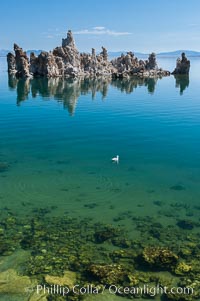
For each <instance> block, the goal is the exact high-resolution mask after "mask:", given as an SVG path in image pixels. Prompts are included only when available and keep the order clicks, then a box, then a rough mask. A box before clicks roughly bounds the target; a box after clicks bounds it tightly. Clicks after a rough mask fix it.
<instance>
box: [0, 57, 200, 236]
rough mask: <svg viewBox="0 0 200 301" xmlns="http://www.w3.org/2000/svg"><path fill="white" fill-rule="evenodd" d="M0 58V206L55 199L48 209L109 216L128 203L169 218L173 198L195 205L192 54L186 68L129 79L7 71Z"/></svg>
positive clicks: (195, 69)
mask: <svg viewBox="0 0 200 301" xmlns="http://www.w3.org/2000/svg"><path fill="white" fill-rule="evenodd" d="M0 63H1V65H0V68H1V71H0V72H1V73H0V162H1V163H2V164H5V163H6V164H8V169H7V170H2V172H1V173H0V207H1V208H4V209H5V207H7V208H12V210H14V211H15V212H17V213H20V214H24V213H27V212H28V211H30V210H31V209H32V208H38V207H40V208H46V207H49V206H54V205H56V208H55V210H54V212H53V214H55V215H62V214H63V212H68V213H69V214H70V215H71V216H76V217H77V216H78V217H79V216H80V217H81V218H82V217H89V218H91V219H94V220H95V221H102V222H106V223H111V224H116V222H115V221H114V219H115V218H116V217H117V216H119V215H120V214H123V213H124V212H127V211H131V212H133V213H134V214H135V215H136V216H150V217H151V218H152V219H156V220H157V221H160V222H161V223H162V224H165V225H170V224H175V223H176V219H174V218H172V216H171V215H170V214H169V212H172V211H173V213H174V211H176V209H173V208H172V207H171V204H182V205H184V204H185V205H189V206H191V208H192V209H191V210H193V208H195V206H198V205H199V199H200V98H199V95H200V76H199V70H200V59H195V58H194V59H191V65H192V67H191V75H190V78H187V77H177V78H174V77H173V76H170V77H166V78H163V79H157V80H154V79H146V80H142V79H141V80H138V79H132V80H130V81H128V80H123V81H120V80H118V81H112V80H108V79H101V80H100V79H99V80H83V79H79V80H65V81H63V80H60V79H49V80H48V79H34V80H28V81H23V80H15V79H13V78H10V79H8V76H7V73H6V71H5V70H6V67H5V61H4V59H3V58H2V59H1V62H0ZM174 63H175V60H174V59H173V60H172V59H162V60H160V61H159V64H160V65H161V66H163V67H164V68H167V69H169V70H170V71H171V70H173V67H174ZM117 154H118V155H119V156H120V162H119V164H113V163H112V162H111V160H110V159H111V158H112V157H113V156H115V155H117ZM159 202H160V203H162V204H163V205H162V206H163V207H162V208H159V207H158V204H159ZM158 209H159V210H158ZM167 213H168V214H167ZM175 213H176V214H180V215H182V217H185V211H184V212H183V213H182V212H178V210H177V212H175ZM198 218H199V216H198V214H197V213H196V212H195V210H193V216H192V219H193V220H195V221H198ZM119 223H120V222H119ZM121 223H122V224H123V225H125V227H126V228H127V229H128V231H129V232H130V235H137V233H135V232H134V230H133V228H132V223H130V221H129V220H126V219H124V220H123V221H121Z"/></svg>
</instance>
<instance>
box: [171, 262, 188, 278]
mask: <svg viewBox="0 0 200 301" xmlns="http://www.w3.org/2000/svg"><path fill="white" fill-rule="evenodd" d="M191 269H192V267H191V265H188V264H186V263H185V262H183V261H181V262H179V263H178V264H177V266H176V267H175V270H174V273H175V274H176V275H185V274H187V273H189V272H190V271H191Z"/></svg>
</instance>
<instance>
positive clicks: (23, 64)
mask: <svg viewBox="0 0 200 301" xmlns="http://www.w3.org/2000/svg"><path fill="white" fill-rule="evenodd" d="M14 52H15V56H14V55H13V54H12V53H8V55H7V61H8V72H9V73H11V74H15V75H16V77H18V78H19V77H22V78H27V77H30V76H31V74H30V70H29V67H30V64H29V59H28V56H27V55H26V52H24V51H23V49H22V48H20V47H19V46H18V45H17V44H14Z"/></svg>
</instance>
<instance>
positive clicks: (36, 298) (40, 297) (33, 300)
mask: <svg viewBox="0 0 200 301" xmlns="http://www.w3.org/2000/svg"><path fill="white" fill-rule="evenodd" d="M28 301H47V297H46V294H44V293H43V294H42V293H40V294H37V292H35V293H33V295H31V296H30V298H29V299H28Z"/></svg>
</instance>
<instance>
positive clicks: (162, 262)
mask: <svg viewBox="0 0 200 301" xmlns="http://www.w3.org/2000/svg"><path fill="white" fill-rule="evenodd" d="M142 259H143V261H144V262H145V263H146V264H147V265H149V266H150V267H152V268H156V269H160V270H162V269H169V270H171V268H172V266H173V265H175V264H176V263H177V261H178V256H177V255H176V254H174V253H173V252H172V251H171V250H169V249H167V248H161V247H147V248H145V249H144V250H143V253H142Z"/></svg>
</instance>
